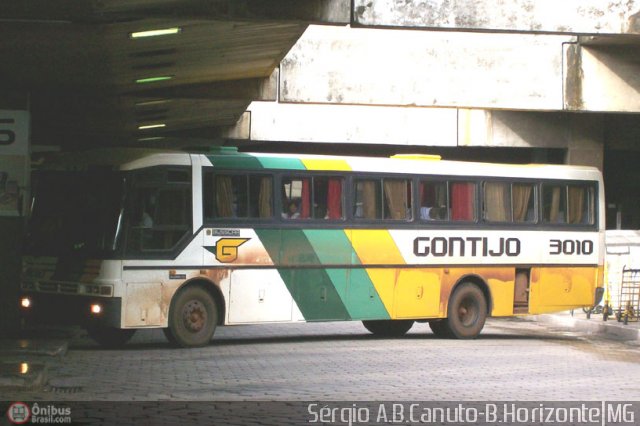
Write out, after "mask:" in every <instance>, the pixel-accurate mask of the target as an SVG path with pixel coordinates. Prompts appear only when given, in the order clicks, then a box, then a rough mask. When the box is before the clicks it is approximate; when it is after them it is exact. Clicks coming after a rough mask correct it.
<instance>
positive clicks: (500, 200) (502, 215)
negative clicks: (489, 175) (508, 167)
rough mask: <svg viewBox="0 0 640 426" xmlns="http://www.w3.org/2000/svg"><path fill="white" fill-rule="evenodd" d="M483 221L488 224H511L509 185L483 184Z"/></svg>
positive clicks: (500, 183) (498, 183) (497, 183)
mask: <svg viewBox="0 0 640 426" xmlns="http://www.w3.org/2000/svg"><path fill="white" fill-rule="evenodd" d="M483 189H484V191H483V194H484V197H483V198H484V200H483V219H484V220H486V221H489V222H511V185H510V184H508V183H506V182H485V183H484V188H483Z"/></svg>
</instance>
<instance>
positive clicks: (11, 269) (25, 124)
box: [0, 94, 29, 336]
mask: <svg viewBox="0 0 640 426" xmlns="http://www.w3.org/2000/svg"><path fill="white" fill-rule="evenodd" d="M26 108H27V96H26V94H3V97H0V174H1V175H0V183H1V185H0V209H1V210H2V212H0V336H2V335H7V334H9V333H11V332H14V331H15V330H17V329H18V328H19V326H20V321H19V315H18V312H19V311H18V293H19V290H20V272H21V256H22V241H23V236H24V232H23V231H24V223H25V222H24V216H23V215H21V213H22V214H23V213H24V204H22V206H20V208H19V209H12V208H11V205H12V204H14V205H15V204H16V203H18V202H19V201H16V202H13V201H12V198H13V197H14V196H15V195H16V191H18V190H19V195H20V196H22V197H26V196H27V194H28V192H27V189H28V188H26V182H28V173H29V170H28V167H29V156H28V143H29V121H28V120H29V117H28V114H27V113H26V112H25V111H24V110H25V109H26ZM14 141H15V143H18V142H20V143H24V144H26V147H25V150H22V149H19V150H18V151H22V152H23V153H24V154H23V155H20V154H18V152H17V151H15V148H13V147H12V145H13V144H14ZM21 173H23V174H22V176H20V175H21ZM21 180H22V182H21ZM16 183H17V186H16ZM23 201H24V200H23Z"/></svg>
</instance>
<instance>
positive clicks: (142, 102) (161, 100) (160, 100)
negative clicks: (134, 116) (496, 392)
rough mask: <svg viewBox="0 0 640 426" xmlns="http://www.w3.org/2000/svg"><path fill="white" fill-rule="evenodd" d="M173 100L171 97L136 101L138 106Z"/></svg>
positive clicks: (160, 103)
mask: <svg viewBox="0 0 640 426" xmlns="http://www.w3.org/2000/svg"><path fill="white" fill-rule="evenodd" d="M169 102H171V99H150V100H148V101H140V102H136V106H137V107H143V106H153V105H162V104H166V103H169Z"/></svg>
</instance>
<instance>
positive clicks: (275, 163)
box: [257, 157, 307, 170]
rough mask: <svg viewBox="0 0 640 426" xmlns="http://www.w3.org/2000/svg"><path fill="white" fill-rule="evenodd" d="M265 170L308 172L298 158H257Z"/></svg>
mask: <svg viewBox="0 0 640 426" xmlns="http://www.w3.org/2000/svg"><path fill="white" fill-rule="evenodd" d="M257 158H258V161H260V164H261V165H262V167H264V168H265V169H285V170H306V169H307V168H306V167H305V166H304V164H302V161H300V160H299V159H297V158H277V157H257Z"/></svg>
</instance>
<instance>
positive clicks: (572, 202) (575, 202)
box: [567, 185, 594, 225]
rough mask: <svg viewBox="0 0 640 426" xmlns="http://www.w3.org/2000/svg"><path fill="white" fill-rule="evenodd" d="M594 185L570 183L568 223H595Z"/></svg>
mask: <svg viewBox="0 0 640 426" xmlns="http://www.w3.org/2000/svg"><path fill="white" fill-rule="evenodd" d="M593 211H594V197H593V187H589V186H588V185H569V187H568V209H567V215H568V219H569V220H568V221H567V222H568V223H570V224H575V225H593V223H594V214H593Z"/></svg>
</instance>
